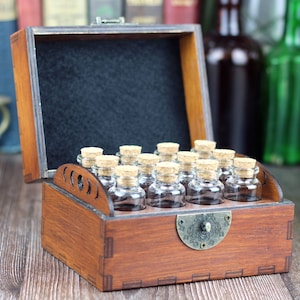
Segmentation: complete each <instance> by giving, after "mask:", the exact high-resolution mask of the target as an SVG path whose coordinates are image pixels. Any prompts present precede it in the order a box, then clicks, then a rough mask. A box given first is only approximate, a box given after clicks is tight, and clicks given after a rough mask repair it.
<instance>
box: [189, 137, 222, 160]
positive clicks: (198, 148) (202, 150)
mask: <svg viewBox="0 0 300 300" xmlns="http://www.w3.org/2000/svg"><path fill="white" fill-rule="evenodd" d="M215 148H216V142H215V141H209V140H195V141H194V148H193V149H192V151H195V152H197V153H198V154H199V158H211V157H212V153H213V150H214V149H215Z"/></svg>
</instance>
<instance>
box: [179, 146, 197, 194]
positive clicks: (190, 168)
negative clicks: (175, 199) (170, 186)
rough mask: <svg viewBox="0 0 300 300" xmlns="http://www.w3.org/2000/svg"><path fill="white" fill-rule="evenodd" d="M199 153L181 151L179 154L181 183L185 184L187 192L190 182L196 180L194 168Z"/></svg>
mask: <svg viewBox="0 0 300 300" xmlns="http://www.w3.org/2000/svg"><path fill="white" fill-rule="evenodd" d="M198 158H199V155H198V153H196V152H191V151H179V152H178V153H177V160H178V163H179V182H180V183H181V184H183V186H184V187H185V190H187V187H188V184H189V182H190V181H191V180H192V179H194V168H195V163H196V161H197V159H198Z"/></svg>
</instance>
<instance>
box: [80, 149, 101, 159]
mask: <svg viewBox="0 0 300 300" xmlns="http://www.w3.org/2000/svg"><path fill="white" fill-rule="evenodd" d="M80 152H81V156H82V157H89V158H95V157H96V156H98V155H102V154H103V149H102V148H100V147H83V148H81V149H80Z"/></svg>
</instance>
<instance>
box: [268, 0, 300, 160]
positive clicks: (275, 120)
mask: <svg viewBox="0 0 300 300" xmlns="http://www.w3.org/2000/svg"><path fill="white" fill-rule="evenodd" d="M265 88H266V98H265V99H266V123H265V124H266V130H265V145H264V152H263V161H264V162H265V163H270V164H285V165H288V164H289V165H291V164H297V163H300V0H289V1H288V2H287V13H286V27H285V32H284V35H283V38H282V40H281V41H280V42H279V43H278V44H277V45H275V46H274V48H273V49H272V50H271V51H270V53H269V54H268V55H267V57H266V84H265Z"/></svg>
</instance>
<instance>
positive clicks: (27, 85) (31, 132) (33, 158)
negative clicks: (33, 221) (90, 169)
mask: <svg viewBox="0 0 300 300" xmlns="http://www.w3.org/2000/svg"><path fill="white" fill-rule="evenodd" d="M11 49H12V58H13V68H14V81H15V90H16V99H17V108H18V109H17V111H18V123H19V129H20V142H21V146H22V158H23V176H24V180H25V182H31V181H34V180H36V179H39V178H40V177H41V174H40V169H39V162H38V149H37V141H36V128H35V117H34V108H33V103H34V102H33V99H32V96H33V94H32V87H31V82H30V73H29V69H30V68H29V61H28V52H27V37H26V31H25V30H22V31H20V32H17V33H14V34H13V35H12V36H11Z"/></svg>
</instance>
